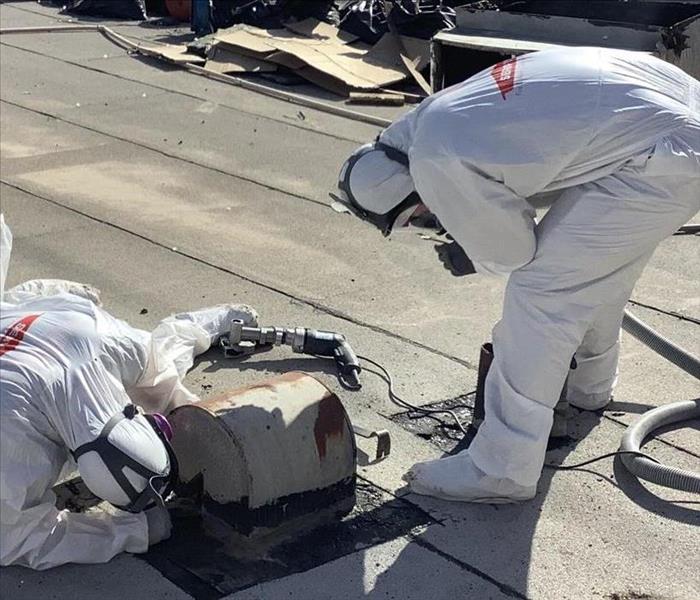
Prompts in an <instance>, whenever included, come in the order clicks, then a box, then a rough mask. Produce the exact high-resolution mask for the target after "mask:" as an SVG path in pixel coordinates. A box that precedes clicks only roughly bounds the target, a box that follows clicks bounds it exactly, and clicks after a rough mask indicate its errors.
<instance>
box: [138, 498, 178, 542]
mask: <svg viewBox="0 0 700 600" xmlns="http://www.w3.org/2000/svg"><path fill="white" fill-rule="evenodd" d="M145 514H146V522H147V523H148V545H149V546H153V545H154V544H157V543H158V542H162V541H163V540H167V539H168V538H169V537H170V533H171V532H172V529H173V524H172V521H171V520H170V514H169V513H168V511H167V509H165V508H162V507H161V506H154V507H153V508H149V509H148V510H147V511H146V512H145Z"/></svg>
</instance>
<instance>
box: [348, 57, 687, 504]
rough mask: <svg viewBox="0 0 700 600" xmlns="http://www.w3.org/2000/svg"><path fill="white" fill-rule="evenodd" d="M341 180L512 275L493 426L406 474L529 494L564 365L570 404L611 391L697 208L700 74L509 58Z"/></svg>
mask: <svg viewBox="0 0 700 600" xmlns="http://www.w3.org/2000/svg"><path fill="white" fill-rule="evenodd" d="M339 190H340V191H339V195H338V199H339V200H340V201H341V202H342V203H343V204H345V205H346V207H347V208H348V209H349V210H350V211H351V212H352V213H354V214H355V215H357V216H359V217H360V218H363V219H365V220H367V221H369V222H370V223H372V224H374V225H375V226H377V227H379V228H380V229H382V231H383V232H384V233H385V235H388V234H389V233H390V232H391V230H392V228H395V227H399V226H403V225H406V224H407V223H408V222H410V221H411V220H412V219H413V218H415V217H416V215H418V214H419V213H421V212H424V211H425V210H429V211H430V212H432V213H433V214H434V215H435V216H436V217H437V218H438V219H439V222H440V224H441V225H442V226H443V227H444V228H445V229H446V230H447V232H448V233H449V234H450V235H451V237H452V238H453V240H454V243H452V244H450V245H449V246H446V247H443V248H442V249H441V260H442V261H443V262H444V263H445V264H446V266H447V267H448V268H449V269H450V270H451V271H452V272H453V273H454V274H466V273H469V272H474V271H476V272H480V273H485V274H495V275H505V276H509V280H508V285H507V289H506V294H505V299H504V308H503V315H502V319H501V321H500V322H499V323H498V324H497V325H496V327H495V328H494V331H493V346H494V360H493V363H492V365H491V368H490V371H489V373H488V376H487V378H486V387H485V412H486V415H485V420H484V422H483V424H482V425H481V427H480V428H479V430H478V433H477V435H476V436H475V438H474V440H473V442H472V444H471V446H470V447H469V449H468V450H466V451H464V452H462V453H460V454H458V455H455V456H453V457H449V458H444V459H440V460H437V461H430V462H426V463H420V464H418V465H415V466H414V467H413V468H412V469H411V471H410V472H409V473H408V475H407V480H408V481H409V484H410V486H411V488H412V490H413V491H415V492H417V493H419V494H426V495H431V496H436V497H440V498H444V499H448V500H463V501H482V502H494V503H496V502H509V501H513V502H514V501H520V500H526V499H529V498H532V497H533V496H534V495H535V492H536V484H537V481H538V479H539V477H540V473H541V470H542V465H543V462H544V455H545V450H546V445H547V438H548V435H549V431H550V429H551V426H552V409H553V407H554V405H555V404H556V402H557V400H558V398H559V395H560V392H561V390H562V387H563V385H564V382H565V380H566V377H567V375H568V376H569V381H568V388H567V392H568V400H569V402H570V403H571V404H573V405H575V406H577V407H580V408H583V409H591V410H595V409H599V408H602V407H604V406H605V405H606V404H607V403H608V402H609V401H610V398H611V393H612V389H613V385H614V383H615V380H616V373H617V360H618V337H619V330H620V324H621V321H622V314H623V309H624V306H625V304H626V302H627V301H628V299H629V297H630V294H631V293H632V289H633V287H634V284H635V282H636V281H637V279H638V278H639V276H640V274H641V272H642V270H643V268H644V265H645V264H646V263H647V261H648V260H649V257H650V256H651V254H652V252H653V251H654V249H655V248H656V246H657V245H658V244H659V242H661V241H662V240H663V239H664V238H666V237H667V236H670V235H672V234H673V233H674V232H675V231H676V229H677V228H678V227H679V226H681V225H683V224H684V223H685V222H686V221H687V220H688V219H689V218H691V217H692V216H693V215H694V214H695V213H696V212H697V211H698V210H700V83H699V82H698V81H697V80H695V79H693V78H692V77H690V76H689V75H687V74H686V73H684V72H683V71H681V70H680V69H678V68H676V67H675V66H672V65H670V64H668V63H666V62H663V61H661V60H660V59H657V58H653V57H651V56H648V55H646V54H642V53H636V52H626V51H616V50H605V49H599V48H559V49H550V50H545V51H542V52H536V53H532V54H528V55H525V56H522V57H518V58H513V59H510V60H508V61H505V62H503V63H500V64H498V65H496V66H495V67H493V68H491V69H488V70H486V71H483V72H481V73H479V74H477V75H475V76H474V77H472V78H471V79H469V80H467V81H465V82H464V83H462V84H459V85H456V86H454V87H451V88H449V89H446V90H444V91H442V92H440V93H438V94H436V95H434V96H432V97H430V98H428V99H427V100H425V101H424V102H423V103H422V104H421V105H420V106H419V107H418V108H416V109H415V110H413V111H412V112H410V113H408V114H406V115H404V116H403V117H402V118H400V119H399V120H398V121H396V122H395V123H393V124H392V125H391V126H390V127H388V128H387V129H386V130H385V131H383V132H382V134H381V135H380V136H379V137H378V139H377V141H376V142H374V143H372V144H367V145H366V146H363V147H362V148H360V149H359V150H358V151H357V152H355V153H354V154H353V155H352V156H351V157H350V159H349V160H348V161H347V162H346V164H345V165H344V167H343V169H342V171H341V175H340V182H339ZM549 192H556V193H557V197H556V200H554V202H553V205H552V207H551V208H550V210H549V211H548V213H547V214H546V216H545V217H544V218H543V219H542V220H541V222H540V223H536V222H535V220H534V217H535V211H534V210H533V208H532V207H531V205H530V204H529V203H528V202H527V199H529V198H533V197H536V196H538V195H540V194H544V193H549ZM426 207H427V209H426ZM572 356H575V358H576V362H577V364H578V367H577V369H576V370H572V371H571V372H569V365H570V361H571V358H572Z"/></svg>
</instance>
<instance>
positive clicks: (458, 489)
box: [404, 450, 537, 504]
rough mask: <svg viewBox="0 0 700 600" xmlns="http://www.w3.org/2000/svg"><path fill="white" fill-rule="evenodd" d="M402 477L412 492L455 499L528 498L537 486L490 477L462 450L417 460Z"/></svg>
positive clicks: (503, 500) (494, 500)
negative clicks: (436, 457) (431, 458)
mask: <svg viewBox="0 0 700 600" xmlns="http://www.w3.org/2000/svg"><path fill="white" fill-rule="evenodd" d="M404 480H405V481H407V482H408V485H409V487H410V489H411V491H412V492H414V493H416V494H421V495H423V496H433V497H435V498H440V499H442V500H451V501H455V502H482V503H487V504H510V503H513V502H522V501H523V500H530V499H531V498H533V497H534V496H535V493H536V491H537V487H536V486H534V485H533V486H522V485H519V484H517V483H515V482H514V481H511V480H510V479H499V478H496V477H491V476H489V475H487V474H486V473H484V472H483V471H481V470H480V469H479V468H477V466H476V465H475V464H474V463H473V461H472V459H471V457H470V456H469V450H464V451H462V452H460V453H459V454H455V455H454V456H448V457H446V458H440V459H438V460H430V461H427V462H422V463H417V464H415V465H413V467H411V469H410V470H409V471H408V473H407V474H406V475H404Z"/></svg>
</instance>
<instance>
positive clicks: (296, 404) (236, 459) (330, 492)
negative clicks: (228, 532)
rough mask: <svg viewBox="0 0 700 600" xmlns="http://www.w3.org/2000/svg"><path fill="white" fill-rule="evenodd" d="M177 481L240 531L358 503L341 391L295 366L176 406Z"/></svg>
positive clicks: (353, 455) (343, 510) (353, 452)
mask: <svg viewBox="0 0 700 600" xmlns="http://www.w3.org/2000/svg"><path fill="white" fill-rule="evenodd" d="M169 419H170V422H171V424H172V427H173V433H174V435H173V448H174V450H175V453H176V455H177V457H178V461H179V468H180V480H181V481H182V482H184V483H188V482H191V481H193V480H195V479H196V478H201V486H202V489H201V491H202V496H203V505H204V508H205V509H206V510H208V511H209V512H210V513H211V514H214V515H215V516H218V517H220V518H223V519H224V520H225V521H226V522H227V523H229V524H230V525H232V526H233V527H234V528H235V529H237V530H238V531H239V532H241V533H243V534H245V535H248V534H250V533H251V532H252V531H254V530H255V529H260V528H262V529H268V530H269V529H270V528H274V527H277V526H279V525H280V524H281V523H283V522H286V521H289V520H292V519H295V518H298V517H303V516H304V515H308V514H312V513H315V512H323V511H324V510H325V511H326V512H329V514H330V513H333V514H338V513H347V512H349V511H350V510H351V509H352V507H353V505H354V491H355V464H356V462H355V461H356V449H355V440H354V437H353V431H352V426H351V424H350V420H349V419H348V416H347V414H346V412H345V409H344V408H343V405H342V404H341V402H340V400H339V399H338V397H337V396H336V395H335V394H333V393H332V392H331V391H330V390H329V389H328V388H326V387H325V386H324V385H323V384H322V383H321V382H319V381H318V380H316V379H315V378H313V377H311V376H310V375H307V374H305V373H299V372H292V373H287V374H285V375H281V376H279V377H276V378H274V379H270V380H267V381H265V382H262V383H259V384H256V385H252V386H248V387H245V388H242V389H238V390H233V391H231V392H228V393H225V394H223V395H220V396H217V397H215V398H210V399H207V400H203V401H201V402H198V403H197V404H192V405H188V406H182V407H180V408H177V409H176V410H175V411H173V412H172V413H171V415H170V417H169Z"/></svg>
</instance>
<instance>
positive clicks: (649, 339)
mask: <svg viewBox="0 0 700 600" xmlns="http://www.w3.org/2000/svg"><path fill="white" fill-rule="evenodd" d="M622 328H623V329H624V330H625V331H626V332H627V333H629V334H631V335H633V336H634V337H635V338H637V339H638V340H639V341H640V342H642V343H643V344H645V345H646V346H648V347H649V348H651V349H652V350H654V352H657V353H658V354H660V355H661V356H663V357H664V358H666V359H667V360H669V361H671V362H672V363H673V364H674V365H676V366H678V367H680V368H681V369H683V370H684V371H685V372H686V373H688V374H690V375H692V376H693V377H695V378H696V379H700V360H698V358H697V357H695V356H693V355H692V354H690V353H689V352H687V351H685V350H683V349H682V348H680V347H679V346H677V345H676V344H674V343H673V342H671V341H670V340H668V339H666V338H665V337H663V336H662V335H660V334H659V333H657V332H656V331H654V330H653V329H652V328H651V327H649V326H648V325H646V324H645V323H644V322H643V321H640V320H639V319H638V318H637V317H635V316H634V315H633V314H632V313H630V312H629V311H627V310H626V311H625V315H624V318H623V320H622ZM697 418H700V400H688V401H684V402H674V403H672V404H667V405H665V406H660V407H658V408H655V409H653V410H650V411H649V412H647V413H644V415H642V416H641V417H640V418H639V419H637V421H635V422H634V423H633V424H632V425H631V426H630V427H628V429H627V431H626V433H625V435H624V436H623V437H622V442H621V443H620V451H621V452H627V453H628V454H622V455H621V459H622V463H623V464H624V465H625V467H627V469H628V470H629V471H630V473H632V474H633V475H635V476H636V477H639V478H641V479H646V480H647V481H651V482H652V483H656V484H658V485H663V486H666V487H670V488H673V489H676V490H681V491H684V492H693V493H696V494H700V474H698V473H694V472H693V471H686V470H683V469H677V468H675V467H667V466H666V465H663V464H661V463H657V462H654V461H653V460H651V459H649V458H645V457H644V456H639V455H637V454H635V453H641V450H640V448H641V446H642V444H643V443H644V440H645V439H646V438H647V437H648V436H649V435H651V433H652V432H653V431H654V430H656V429H658V428H659V427H663V426H665V425H671V424H673V423H678V422H680V421H685V420H687V419H697Z"/></svg>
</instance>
